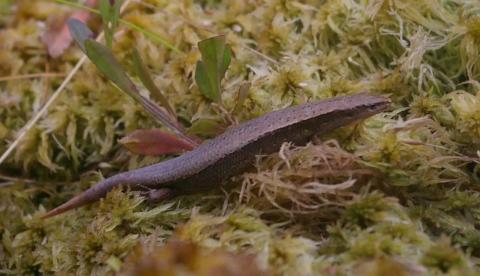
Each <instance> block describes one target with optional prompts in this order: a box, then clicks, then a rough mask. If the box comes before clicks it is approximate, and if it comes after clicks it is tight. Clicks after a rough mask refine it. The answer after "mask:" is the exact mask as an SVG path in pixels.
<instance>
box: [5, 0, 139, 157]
mask: <svg viewBox="0 0 480 276" xmlns="http://www.w3.org/2000/svg"><path fill="white" fill-rule="evenodd" d="M129 3H130V0H127V1H125V3H123V6H122V9H121V10H124V9H125V7H127V5H128V4H129ZM102 37H103V33H101V34H100V35H98V37H97V40H100V39H102ZM86 60H87V57H86V56H85V55H84V56H83V57H82V58H81V59H80V60H79V61H78V62H77V64H76V65H75V67H73V69H72V70H71V71H70V73H68V75H67V77H66V78H65V79H64V80H63V82H62V84H60V86H59V87H58V88H57V90H55V92H54V93H53V94H52V96H51V97H50V98H49V99H48V101H47V102H46V103H45V105H44V106H43V107H42V108H41V109H40V111H38V113H37V114H35V116H34V117H33V118H32V119H31V120H30V121H29V122H28V123H27V124H26V125H25V126H24V127H23V128H22V129H21V130H20V133H19V134H18V136H17V138H16V139H15V140H14V141H13V142H12V144H10V146H9V147H8V148H7V150H6V151H5V152H4V153H3V154H2V156H1V157H0V165H1V164H2V163H3V162H5V160H6V159H7V158H8V156H10V154H11V153H12V152H13V150H14V149H15V148H16V147H17V146H18V144H19V143H20V141H21V140H22V139H23V137H25V135H26V134H27V132H28V131H29V130H30V129H32V127H33V126H35V124H36V123H37V122H38V121H39V120H40V118H41V117H42V116H43V115H45V114H46V113H47V111H48V109H49V108H50V106H51V105H52V104H53V103H54V102H55V101H56V100H57V98H58V97H59V96H60V95H61V93H62V91H63V89H64V88H65V87H66V86H67V84H68V83H69V82H70V80H71V79H72V78H73V76H75V74H76V73H77V72H78V70H80V68H81V67H82V65H83V63H85V61H86Z"/></svg>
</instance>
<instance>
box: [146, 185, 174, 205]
mask: <svg viewBox="0 0 480 276" xmlns="http://www.w3.org/2000/svg"><path fill="white" fill-rule="evenodd" d="M176 195H177V194H176V192H175V191H174V190H173V189H169V188H159V189H152V190H150V191H148V192H147V193H146V198H147V202H148V203H151V204H155V203H159V202H161V201H164V200H167V199H171V198H174V197H175V196H176Z"/></svg>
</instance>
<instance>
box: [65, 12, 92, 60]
mask: <svg viewBox="0 0 480 276" xmlns="http://www.w3.org/2000/svg"><path fill="white" fill-rule="evenodd" d="M67 25H68V29H69V30H70V35H71V36H72V37H73V39H74V40H75V42H76V43H77V44H78V46H79V47H80V49H81V50H82V51H83V52H84V53H87V49H85V40H87V39H92V38H93V32H92V31H91V30H90V29H89V28H88V27H87V26H86V25H85V23H84V22H83V21H81V20H78V19H76V18H70V19H69V20H68V21H67Z"/></svg>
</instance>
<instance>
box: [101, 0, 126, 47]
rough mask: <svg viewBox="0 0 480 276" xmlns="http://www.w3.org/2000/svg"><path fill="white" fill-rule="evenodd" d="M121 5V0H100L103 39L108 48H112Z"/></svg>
mask: <svg viewBox="0 0 480 276" xmlns="http://www.w3.org/2000/svg"><path fill="white" fill-rule="evenodd" d="M121 5H122V1H121V0H100V5H99V9H100V15H101V16H102V24H103V30H104V33H105V41H106V43H107V46H108V47H109V48H112V42H113V35H114V33H115V29H116V28H117V27H118V20H119V17H120V7H121Z"/></svg>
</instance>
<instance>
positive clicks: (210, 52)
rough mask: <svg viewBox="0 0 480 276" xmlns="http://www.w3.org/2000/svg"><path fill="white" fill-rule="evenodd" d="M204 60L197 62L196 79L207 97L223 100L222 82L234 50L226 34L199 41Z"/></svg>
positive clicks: (217, 100) (218, 100) (216, 100)
mask: <svg viewBox="0 0 480 276" xmlns="http://www.w3.org/2000/svg"><path fill="white" fill-rule="evenodd" d="M198 48H199V50H200V53H201V54H202V60H201V61H199V62H198V63H197V68H196V70H195V81H196V83H197V85H198V87H199V89H200V91H201V92H202V93H203V95H205V96H206V97H207V98H209V99H211V100H213V101H215V102H221V88H220V84H221V81H222V79H223V78H224V76H225V72H226V71H227V68H228V66H229V65H230V61H231V56H232V50H231V48H230V46H229V45H227V44H225V36H223V35H221V36H215V37H212V38H209V39H206V40H202V41H200V42H199V43H198Z"/></svg>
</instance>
